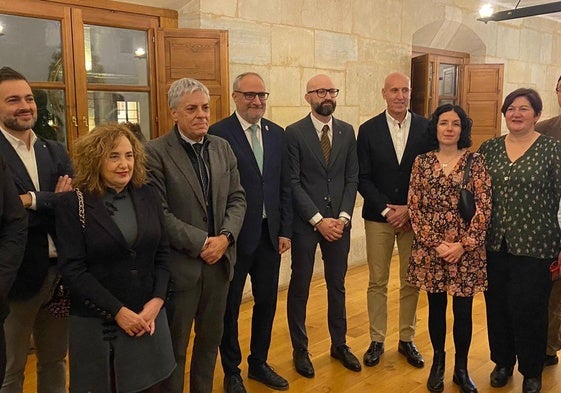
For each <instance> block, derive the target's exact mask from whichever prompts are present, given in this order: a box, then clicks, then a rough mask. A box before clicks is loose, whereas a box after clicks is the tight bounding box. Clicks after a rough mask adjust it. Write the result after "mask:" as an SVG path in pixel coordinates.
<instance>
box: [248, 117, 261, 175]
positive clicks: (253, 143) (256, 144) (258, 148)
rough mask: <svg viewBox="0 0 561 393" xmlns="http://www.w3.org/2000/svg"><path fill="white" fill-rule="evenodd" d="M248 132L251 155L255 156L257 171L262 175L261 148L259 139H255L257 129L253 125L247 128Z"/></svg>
mask: <svg viewBox="0 0 561 393" xmlns="http://www.w3.org/2000/svg"><path fill="white" fill-rule="evenodd" d="M249 131H250V132H251V148H252V149H253V154H254V155H255V160H256V161H257V166H258V167H259V171H260V172H261V173H263V148H262V147H261V144H260V143H259V139H258V138H257V133H258V132H259V127H257V125H255V124H253V125H251V126H250V127H249Z"/></svg>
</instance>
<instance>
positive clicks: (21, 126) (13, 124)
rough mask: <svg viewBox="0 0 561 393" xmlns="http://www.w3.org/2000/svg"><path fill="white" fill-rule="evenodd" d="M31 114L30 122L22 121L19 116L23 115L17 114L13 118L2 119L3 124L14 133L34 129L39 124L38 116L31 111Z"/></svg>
mask: <svg viewBox="0 0 561 393" xmlns="http://www.w3.org/2000/svg"><path fill="white" fill-rule="evenodd" d="M29 113H31V116H32V120H30V121H20V120H19V119H18V118H17V115H19V114H21V112H16V113H15V114H14V116H13V117H10V118H7V119H2V123H3V124H4V126H5V127H6V128H8V129H10V130H12V131H27V130H29V129H30V128H33V127H34V126H35V123H36V122H37V114H36V113H35V112H33V111H29Z"/></svg>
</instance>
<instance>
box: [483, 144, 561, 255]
mask: <svg viewBox="0 0 561 393" xmlns="http://www.w3.org/2000/svg"><path fill="white" fill-rule="evenodd" d="M505 138H506V136H501V137H498V138H493V139H490V140H488V141H486V142H485V143H483V145H481V147H480V148H479V152H480V153H481V154H483V155H484V156H485V162H486V163H487V168H489V173H490V175H491V179H492V183H493V212H492V216H491V223H490V224H489V229H488V232H487V249H488V250H491V251H499V249H500V247H501V243H502V241H503V238H504V239H505V240H506V245H507V250H508V252H509V253H511V254H513V255H519V256H529V257H533V258H540V259H556V258H557V256H558V254H559V248H560V240H561V231H560V230H559V224H558V222H557V210H558V208H559V199H560V197H561V179H560V176H561V142H559V141H558V140H556V139H554V138H551V137H548V136H544V135H540V136H539V137H538V139H536V141H535V142H534V144H533V145H532V146H530V148H529V149H528V150H527V151H526V152H525V153H524V155H522V156H521V157H520V158H518V159H517V160H516V161H514V162H511V161H510V159H509V158H508V155H507V152H506V146H505Z"/></svg>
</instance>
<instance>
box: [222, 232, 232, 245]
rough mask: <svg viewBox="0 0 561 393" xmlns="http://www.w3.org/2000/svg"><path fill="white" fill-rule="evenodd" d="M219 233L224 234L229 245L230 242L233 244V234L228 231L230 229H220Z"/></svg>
mask: <svg viewBox="0 0 561 393" xmlns="http://www.w3.org/2000/svg"><path fill="white" fill-rule="evenodd" d="M220 234H221V235H224V236H226V238H227V239H228V244H229V245H230V246H231V245H232V244H234V235H232V232H230V231H220Z"/></svg>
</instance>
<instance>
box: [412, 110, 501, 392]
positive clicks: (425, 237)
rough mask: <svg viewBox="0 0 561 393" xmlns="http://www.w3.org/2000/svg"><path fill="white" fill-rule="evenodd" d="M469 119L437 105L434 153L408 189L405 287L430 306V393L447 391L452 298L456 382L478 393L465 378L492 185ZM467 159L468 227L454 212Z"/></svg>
mask: <svg viewBox="0 0 561 393" xmlns="http://www.w3.org/2000/svg"><path fill="white" fill-rule="evenodd" d="M471 123H472V122H471V119H470V118H468V117H467V115H466V113H465V112H464V110H463V109H462V108H460V107H459V106H456V105H451V104H445V105H442V106H440V107H438V108H437V109H436V110H435V112H434V113H433V115H432V119H431V122H430V124H429V137H430V138H432V142H433V144H434V147H435V150H433V151H431V152H429V153H426V154H422V155H420V156H418V157H417V158H416V160H415V163H414V164H413V170H412V172H411V183H410V188H409V201H408V203H409V214H410V216H411V225H412V227H413V231H414V233H415V237H414V240H413V246H412V250H411V259H410V262H409V271H408V277H407V281H408V282H409V283H410V284H412V285H414V286H416V287H418V288H421V289H423V290H425V291H427V295H428V303H429V334H430V338H431V343H432V346H433V350H434V357H433V364H432V367H431V371H430V374H429V378H428V381H427V388H428V390H429V391H430V392H442V391H443V390H444V368H445V356H446V354H445V351H444V348H445V339H446V307H447V302H448V298H447V296H448V294H450V295H451V296H452V299H453V300H452V308H453V312H454V327H453V333H454V345H455V349H456V355H455V366H454V376H453V381H454V382H455V383H456V384H458V385H459V386H460V391H461V392H462V393H474V392H477V388H476V387H475V384H474V383H473V381H472V380H471V379H470V377H469V375H468V372H467V356H468V351H469V346H470V343H471V332H472V317H471V315H472V302H473V296H474V295H475V294H476V293H478V292H482V291H485V290H486V289H487V271H486V256H485V232H486V230H487V224H488V222H489V217H490V214H491V180H490V177H489V174H488V173H487V169H486V167H485V162H484V160H483V156H481V155H479V154H474V153H471V152H469V151H468V150H467V148H468V147H470V146H471ZM470 156H471V157H472V161H471V167H470V170H469V180H468V183H467V189H468V190H470V191H472V192H473V193H474V199H475V206H476V209H475V215H474V216H473V218H472V219H471V221H470V222H466V221H465V220H464V219H462V218H461V216H460V213H459V210H458V200H459V197H460V187H461V185H462V182H463V178H464V169H465V165H466V163H467V160H468V157H470Z"/></svg>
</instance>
